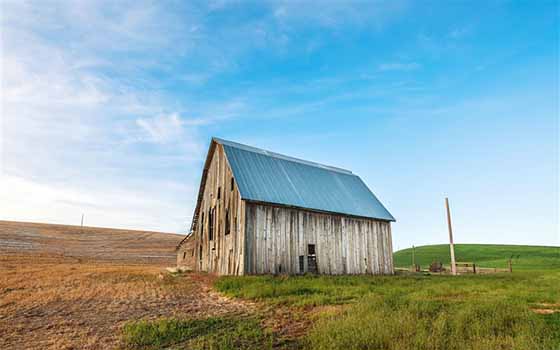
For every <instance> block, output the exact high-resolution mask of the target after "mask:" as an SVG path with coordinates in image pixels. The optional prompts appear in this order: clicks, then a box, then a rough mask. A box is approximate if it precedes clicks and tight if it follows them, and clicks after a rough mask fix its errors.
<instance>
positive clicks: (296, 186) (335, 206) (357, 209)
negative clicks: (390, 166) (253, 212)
mask: <svg viewBox="0 0 560 350" xmlns="http://www.w3.org/2000/svg"><path fill="white" fill-rule="evenodd" d="M213 140H214V141H215V142H217V143H219V144H222V145H223V147H224V151H225V153H226V156H227V159H228V162H229V164H230V166H231V168H232V171H233V176H234V177H235V180H236V183H237V186H238V188H239V192H240V194H241V198H242V199H244V200H249V201H256V202H266V203H271V204H280V205H287V206H293V207H300V208H306V209H311V210H319V211H325V212H332V213H340V214H345V215H353V216H361V217H367V218H374V219H380V220H388V221H395V219H394V218H393V216H392V215H391V213H389V211H388V210H387V209H385V207H384V206H383V204H381V202H380V201H379V200H378V199H377V197H375V195H374V194H373V193H372V192H371V191H370V190H369V188H368V187H367V186H366V184H365V183H364V182H363V181H362V180H361V179H360V178H359V177H358V176H356V175H354V174H352V172H350V171H348V170H344V169H340V168H335V167H331V166H327V165H322V164H318V163H313V162H308V161H304V160H301V159H296V158H292V157H288V156H284V155H281V154H278V153H273V152H269V151H265V150H262V149H258V148H254V147H250V146H246V145H242V144H239V143H236V142H231V141H226V140H222V139H218V138H214V139H213Z"/></svg>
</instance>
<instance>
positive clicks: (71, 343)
mask: <svg viewBox="0 0 560 350" xmlns="http://www.w3.org/2000/svg"><path fill="white" fill-rule="evenodd" d="M181 239H182V236H180V235H171V234H163V233H156V232H141V231H128V230H112V229H99V228H84V229H83V230H82V229H80V228H79V227H74V226H62V225H46V224H29V223H16V222H6V221H0V349H108V348H109V349H110V348H115V347H116V346H118V342H119V329H120V327H121V326H122V325H123V324H124V323H125V322H126V321H127V320H137V319H141V318H143V319H154V318H158V317H181V318H192V317H205V316H214V315H226V314H227V315H239V314H246V313H252V312H253V311H254V309H255V305H254V304H251V303H248V302H241V301H235V300H229V299H227V298H224V297H222V296H220V295H219V294H217V293H215V292H213V291H212V290H211V283H212V277H211V276H208V275H203V274H182V275H178V276H172V275H170V274H167V273H165V272H163V267H165V266H170V265H174V263H175V252H174V249H175V245H176V244H177V243H178V242H179V241H180V240H181Z"/></svg>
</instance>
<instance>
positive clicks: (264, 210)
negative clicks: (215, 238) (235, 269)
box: [245, 202, 393, 274]
mask: <svg viewBox="0 0 560 350" xmlns="http://www.w3.org/2000/svg"><path fill="white" fill-rule="evenodd" d="M245 211H246V213H245V246H246V254H245V273H247V274H269V273H270V274H278V273H287V274H299V273H305V272H307V271H308V255H307V251H308V245H309V244H314V245H315V250H316V262H317V267H318V272H319V273H321V274H392V273H393V249H392V242H391V241H392V239H391V224H390V222H387V221H378V220H373V219H364V218H355V217H349V216H343V215H335V214H325V213H316V212H311V211H307V210H299V209H293V208H286V207H277V206H272V205H264V204H256V203H249V202H248V203H245ZM300 256H303V271H301V270H300Z"/></svg>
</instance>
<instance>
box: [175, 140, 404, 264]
mask: <svg viewBox="0 0 560 350" xmlns="http://www.w3.org/2000/svg"><path fill="white" fill-rule="evenodd" d="M393 221H395V219H394V218H393V216H392V215H391V214H390V213H389V211H388V210H387V209H386V208H385V207H384V206H383V204H381V202H380V201H379V200H378V199H377V197H376V196H375V195H374V194H373V193H372V192H371V191H370V190H369V188H368V187H367V186H366V184H365V183H364V182H363V181H362V180H361V179H360V178H359V177H358V176H357V175H355V174H353V173H352V172H351V171H348V170H344V169H340V168H336V167H332V166H327V165H322V164H318V163H314V162H309V161H305V160H301V159H297V158H292V157H288V156H285V155H281V154H278V153H274V152H270V151H266V150H262V149H258V148H254V147H250V146H246V145H242V144H239V143H236V142H231V141H226V140H222V139H218V138H213V139H212V141H211V143H210V148H209V150H208V155H207V157H206V162H205V164H204V169H203V173H202V178H201V182H200V189H199V192H198V199H197V203H196V209H195V212H194V215H193V220H192V224H191V230H190V232H189V234H188V235H187V237H185V239H183V241H182V242H181V243H180V244H179V245H178V247H177V264H178V266H179V267H181V268H188V269H192V270H195V271H206V272H210V273H215V274H219V275H246V274H303V273H318V274H392V273H393V249H392V241H391V222H393Z"/></svg>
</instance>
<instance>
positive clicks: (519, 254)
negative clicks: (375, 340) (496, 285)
mask: <svg viewBox="0 0 560 350" xmlns="http://www.w3.org/2000/svg"><path fill="white" fill-rule="evenodd" d="M414 255H415V260H416V264H418V265H420V266H421V267H422V268H423V269H427V268H428V267H429V266H430V264H431V263H432V261H440V262H443V263H444V264H447V265H448V264H449V261H450V260H451V257H450V253H449V245H447V244H438V245H427V246H421V247H416V248H415V253H414ZM510 258H511V259H512V267H513V270H515V271H519V270H521V271H534V270H557V271H558V270H560V247H542V246H520V245H498V244H456V245H455V259H456V261H458V262H474V263H476V264H477V265H478V266H481V267H495V268H507V266H508V259H510ZM394 262H395V267H410V266H412V248H408V249H403V250H399V251H398V252H395V254H394Z"/></svg>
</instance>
